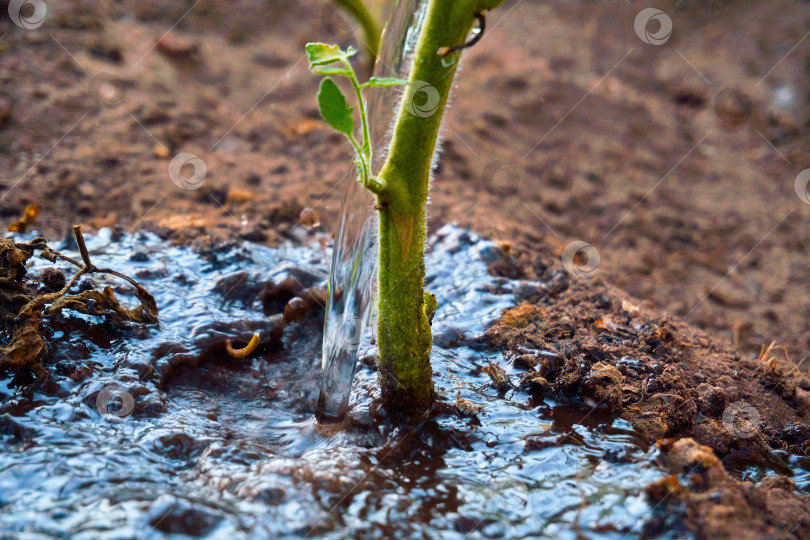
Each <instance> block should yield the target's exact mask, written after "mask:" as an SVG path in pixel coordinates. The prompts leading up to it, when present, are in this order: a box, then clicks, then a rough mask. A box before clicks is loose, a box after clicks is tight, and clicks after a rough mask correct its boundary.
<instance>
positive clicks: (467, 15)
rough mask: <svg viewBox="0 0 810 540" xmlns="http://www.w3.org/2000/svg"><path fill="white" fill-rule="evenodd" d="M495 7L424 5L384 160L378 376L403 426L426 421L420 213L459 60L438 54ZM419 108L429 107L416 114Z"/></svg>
mask: <svg viewBox="0 0 810 540" xmlns="http://www.w3.org/2000/svg"><path fill="white" fill-rule="evenodd" d="M501 2H502V0H453V1H450V0H430V2H429V4H428V7H427V15H426V19H425V22H424V26H423V29H422V31H421V34H420V36H419V40H418V43H417V47H416V55H415V57H414V62H413V69H412V70H411V74H410V79H409V82H408V87H407V90H406V91H405V93H404V98H403V101H402V103H401V106H400V110H399V113H398V116H397V121H396V125H395V127H394V135H393V138H392V140H391V146H390V149H389V153H388V157H387V160H386V162H385V164H384V165H383V167H382V169H381V171H380V174H379V179H380V182H381V189H380V191H379V192H378V193H377V199H378V206H377V208H378V211H379V282H378V293H379V294H378V320H377V345H378V348H379V352H380V370H379V378H380V385H381V389H382V397H383V400H384V402H385V403H386V405H387V409H388V410H389V411H391V412H394V413H396V414H398V415H399V416H400V417H401V419H402V420H404V421H406V422H409V423H416V422H419V421H421V420H423V419H424V418H425V417H426V416H427V413H428V411H429V409H430V406H431V403H432V401H433V394H434V392H433V380H432V372H431V366H430V350H431V346H432V337H431V332H430V322H429V320H430V317H431V316H432V308H433V307H434V306H435V301H434V300H433V299H432V298H431V297H430V296H429V295H427V296H426V295H425V292H424V287H423V283H424V276H425V264H424V256H425V239H426V223H425V212H426V210H427V198H428V188H429V184H430V170H431V165H432V162H433V154H434V150H435V147H436V142H437V140H438V136H439V128H440V126H441V120H442V113H443V112H444V108H445V106H446V104H447V99H448V95H449V93H450V88H451V86H452V83H453V77H454V75H455V72H456V68H457V67H458V59H459V55H460V52H453V53H452V54H450V55H448V56H446V57H444V58H443V57H441V56H439V54H438V51H439V50H440V49H443V48H445V49H446V48H447V47H453V46H455V45H458V44H462V43H464V42H465V41H466V39H467V36H468V34H469V33H470V30H471V29H472V26H473V23H474V22H475V20H476V16H477V15H478V14H480V13H481V12H483V11H484V10H488V9H492V8H494V7H496V6H497V5H499V4H500V3H501ZM428 85H429V86H428ZM420 90H421V93H422V100H421V101H420V100H419V97H420ZM436 94H438V103H435V96H436ZM426 96H427V97H428V99H427V101H426V102H425V99H424V98H425V97H426ZM431 96H432V97H433V100H431ZM415 98H416V99H415ZM419 103H424V105H423V106H427V105H430V107H431V109H430V110H429V111H428V110H423V109H420V107H419ZM434 105H435V107H434ZM426 298H428V299H429V300H430V301H429V302H426Z"/></svg>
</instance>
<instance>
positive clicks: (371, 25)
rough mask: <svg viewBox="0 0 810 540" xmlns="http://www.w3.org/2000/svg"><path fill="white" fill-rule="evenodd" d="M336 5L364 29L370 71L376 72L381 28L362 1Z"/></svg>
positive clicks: (338, 0)
mask: <svg viewBox="0 0 810 540" xmlns="http://www.w3.org/2000/svg"><path fill="white" fill-rule="evenodd" d="M335 3H336V4H337V5H339V6H341V7H342V8H343V9H345V10H346V11H348V12H349V13H350V14H351V16H352V17H354V18H355V19H357V22H359V23H360V26H362V27H363V45H364V46H365V48H366V53H367V54H368V61H369V66H370V71H373V70H374V62H375V61H376V60H377V52H378V51H379V49H380V33H381V32H380V27H379V26H378V25H377V21H376V20H374V17H372V16H371V13H369V11H368V9H366V6H365V5H364V4H363V2H362V0H335Z"/></svg>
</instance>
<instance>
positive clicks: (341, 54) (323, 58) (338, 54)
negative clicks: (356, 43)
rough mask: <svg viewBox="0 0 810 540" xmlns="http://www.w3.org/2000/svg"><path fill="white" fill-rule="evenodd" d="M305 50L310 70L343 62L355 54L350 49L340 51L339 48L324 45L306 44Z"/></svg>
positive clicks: (354, 51)
mask: <svg viewBox="0 0 810 540" xmlns="http://www.w3.org/2000/svg"><path fill="white" fill-rule="evenodd" d="M305 48H306V50H307V56H308V57H309V67H310V68H312V67H315V66H323V65H326V64H331V63H333V62H337V61H338V60H345V59H346V58H349V57H350V56H353V55H354V54H355V53H357V51H356V50H354V49H353V48H352V47H349V48H348V49H346V50H345V51H341V50H340V46H338V45H327V44H326V43H307V44H306V47H305Z"/></svg>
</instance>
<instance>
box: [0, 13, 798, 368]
mask: <svg viewBox="0 0 810 540" xmlns="http://www.w3.org/2000/svg"><path fill="white" fill-rule="evenodd" d="M46 3H47V17H46V20H45V23H44V24H43V25H42V26H41V27H40V28H38V29H35V30H23V29H21V28H19V27H18V26H16V25H14V24H13V23H12V22H11V21H10V20H9V19H8V17H7V16H6V13H7V1H6V0H3V1H0V7H2V13H3V19H2V20H0V217H2V219H4V220H5V221H6V222H8V223H10V222H12V221H14V220H15V219H17V218H18V217H19V215H20V214H21V213H22V211H23V209H24V208H25V206H26V205H28V204H36V205H38V206H39V210H40V216H39V220H38V224H39V228H40V229H42V230H43V232H44V233H45V234H47V235H48V236H49V237H51V238H61V237H63V236H64V235H66V234H67V232H68V231H69V229H70V226H71V225H73V224H74V223H82V224H83V225H84V226H85V229H86V231H88V232H91V231H92V230H93V229H94V228H95V229H97V228H100V227H112V226H120V227H122V228H123V229H124V230H128V231H131V230H136V229H138V228H146V229H151V230H155V231H158V232H160V233H161V234H164V235H166V236H170V237H172V238H174V239H177V240H178V241H186V240H189V239H193V238H199V237H201V236H204V235H212V236H217V237H224V236H232V237H233V236H237V235H238V236H239V237H242V238H245V239H249V240H252V241H255V242H260V243H267V244H269V245H275V244H277V243H278V242H280V241H283V240H284V239H285V238H289V237H290V236H291V235H292V234H293V231H294V230H295V227H294V226H295V225H297V224H302V225H306V226H308V227H312V228H318V227H320V228H322V229H324V230H326V231H330V232H334V231H335V228H336V220H335V218H336V215H337V212H338V210H339V206H340V198H341V195H342V192H343V183H342V182H344V181H346V180H347V177H346V171H347V170H348V169H349V166H350V165H349V164H350V162H351V156H350V151H349V147H348V145H347V144H344V141H343V140H342V138H341V136H339V135H337V134H335V133H333V132H332V131H331V130H330V128H328V126H326V125H325V124H324V123H323V122H322V121H320V119H319V116H318V112H317V108H316V102H315V93H316V91H317V86H318V82H319V78H318V77H315V76H312V75H311V74H310V73H309V71H308V69H307V62H306V60H305V57H304V53H303V48H304V44H305V43H306V42H308V41H330V42H339V43H341V44H344V45H346V44H350V43H355V44H356V43H357V38H358V37H359V33H357V32H352V31H351V30H352V26H353V24H352V23H351V22H349V21H348V20H347V19H345V17H343V15H342V14H340V13H336V12H335V8H334V7H332V5H331V4H330V3H328V2H326V1H325V0H299V1H295V2H292V1H278V0H271V1H259V0H253V1H246V0H235V1H232V2H216V1H214V0H196V1H194V0H161V1H156V0H139V1H134V0H123V1H117V2H112V1H109V0H94V1H89V0H86V1H81V0H77V1H61V2H47V1H46ZM373 7H374V9H375V10H376V11H377V12H378V13H382V12H383V11H384V9H383V6H382V5H375V6H373ZM646 7H650V6H648V5H646V4H644V3H639V2H629V1H628V2H625V1H622V0H614V1H610V2H598V3H597V2H588V1H577V2H569V1H563V0H551V1H543V2H539V1H536V0H523V1H520V0H508V1H507V2H506V3H505V4H504V5H503V6H502V7H501V8H499V9H498V10H496V11H494V12H492V13H491V14H489V15H488V19H487V21H488V25H487V31H486V33H485V35H484V38H483V39H482V41H481V42H480V43H479V44H478V45H476V46H475V47H474V48H473V49H471V50H470V51H469V52H468V53H467V54H466V56H465V59H464V62H463V69H462V71H461V72H460V73H459V76H458V78H457V88H456V91H455V95H454V97H453V99H452V108H451V109H450V110H449V112H448V114H447V117H446V129H445V133H444V136H445V139H444V148H443V158H442V161H441V162H440V164H439V166H438V169H437V171H436V175H435V181H434V185H433V190H432V195H431V208H430V216H429V219H430V225H431V229H432V230H435V229H436V228H437V227H438V226H439V225H440V224H442V223H445V222H450V221H457V222H458V223H459V224H460V225H462V226H466V227H470V228H472V229H474V230H476V231H477V232H479V233H481V234H483V235H485V236H487V237H490V238H493V239H499V240H505V241H509V242H512V243H513V245H515V246H516V248H520V249H523V250H526V249H529V250H531V249H532V247H533V246H548V245H551V246H552V247H553V248H554V249H555V250H556V251H557V252H562V250H563V248H564V247H565V246H566V245H567V244H568V243H569V242H570V241H572V240H582V241H585V242H588V243H590V244H592V245H593V246H594V247H595V248H596V249H597V250H598V252H599V255H600V259H601V263H600V266H599V270H598V273H597V276H596V279H597V280H601V281H604V282H606V283H609V284H614V285H616V286H618V287H620V288H622V289H624V290H626V291H627V292H628V293H629V294H631V295H633V296H635V297H636V298H638V299H641V300H643V301H645V302H647V303H648V306H650V307H655V308H657V309H660V310H661V311H664V312H667V313H671V314H673V315H674V316H676V317H679V318H683V319H685V320H686V321H688V322H690V323H692V324H694V325H696V326H697V327H700V328H703V329H706V330H709V331H711V332H714V333H715V335H718V336H720V337H722V338H724V339H727V340H729V341H730V342H732V343H733V344H734V346H735V347H737V348H738V349H739V350H740V351H742V352H744V353H746V354H753V355H756V353H757V352H758V351H759V349H760V346H761V345H763V344H769V343H771V342H772V341H775V342H776V343H777V344H778V345H784V346H785V347H786V349H787V352H788V353H789V355H790V364H787V366H788V367H789V368H791V369H792V366H798V367H799V369H802V370H806V369H807V367H808V366H810V360H807V361H804V358H805V357H806V355H807V354H808V350H810V287H809V285H810V272H808V261H810V256H809V255H810V204H806V203H805V202H803V201H802V200H801V199H800V197H799V196H798V195H797V193H796V190H795V180H796V178H797V175H798V174H799V173H800V172H801V171H803V170H804V169H807V168H808V167H810V154H808V148H810V90H808V89H810V84H809V83H810V37H808V35H809V34H810V32H808V28H810V3H808V2H806V1H798V0H776V1H772V2H767V3H766V2H750V1H726V2H720V1H709V2H694V1H692V0H680V1H678V2H674V1H665V2H658V3H656V5H655V7H656V8H659V9H661V10H662V11H664V12H665V13H666V14H667V16H668V17H670V18H671V20H672V25H673V31H672V35H671V36H670V38H669V39H668V40H667V41H666V42H665V43H663V44H661V45H652V44H648V43H645V42H644V41H642V39H640V38H639V36H638V35H637V33H636V31H635V30H634V19H635V18H636V16H637V14H638V13H639V12H640V11H641V10H642V9H643V8H646ZM655 24H656V23H654V22H651V23H650V25H651V26H650V29H651V30H652V31H653V33H654V32H655ZM104 81H107V82H108V83H110V84H112V85H113V88H115V89H116V90H117V92H115V93H113V94H107V93H105V91H104V90H100V89H102V88H107V89H109V88H110V86H109V85H107V86H105V85H102V84H101V82H104ZM749 100H750V101H749ZM749 104H750V107H749V106H748V105H749ZM180 152H190V153H193V154H195V155H197V156H199V157H200V158H201V159H202V160H203V161H204V162H205V165H206V168H207V171H208V172H207V177H206V179H205V181H204V183H203V185H202V186H201V187H200V188H199V189H196V190H193V191H188V190H183V189H181V188H180V187H178V186H176V185H175V184H174V183H173V182H172V181H171V179H170V177H169V175H168V172H167V168H168V164H169V161H170V160H171V158H172V157H173V156H175V155H176V154H178V153H180ZM348 181H351V179H348ZM538 249H539V247H538ZM803 361H804V362H803ZM802 362H803V363H802Z"/></svg>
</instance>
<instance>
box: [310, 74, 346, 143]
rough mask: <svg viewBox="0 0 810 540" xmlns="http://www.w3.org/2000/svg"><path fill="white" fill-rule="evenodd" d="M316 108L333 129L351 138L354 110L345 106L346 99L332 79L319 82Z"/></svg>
mask: <svg viewBox="0 0 810 540" xmlns="http://www.w3.org/2000/svg"><path fill="white" fill-rule="evenodd" d="M318 106H319V107H320V109H321V116H322V117H323V119H324V120H326V123H327V124H329V125H330V126H332V128H333V129H335V130H336V131H339V132H341V133H345V134H346V135H349V136H351V134H352V131H353V130H354V117H353V116H352V112H353V111H354V109H352V108H351V107H349V106H348V105H347V104H346V97H345V96H344V95H343V92H341V91H340V88H338V86H337V85H336V84H335V82H334V81H333V80H332V79H324V80H323V81H321V88H320V90H319V91H318Z"/></svg>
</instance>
